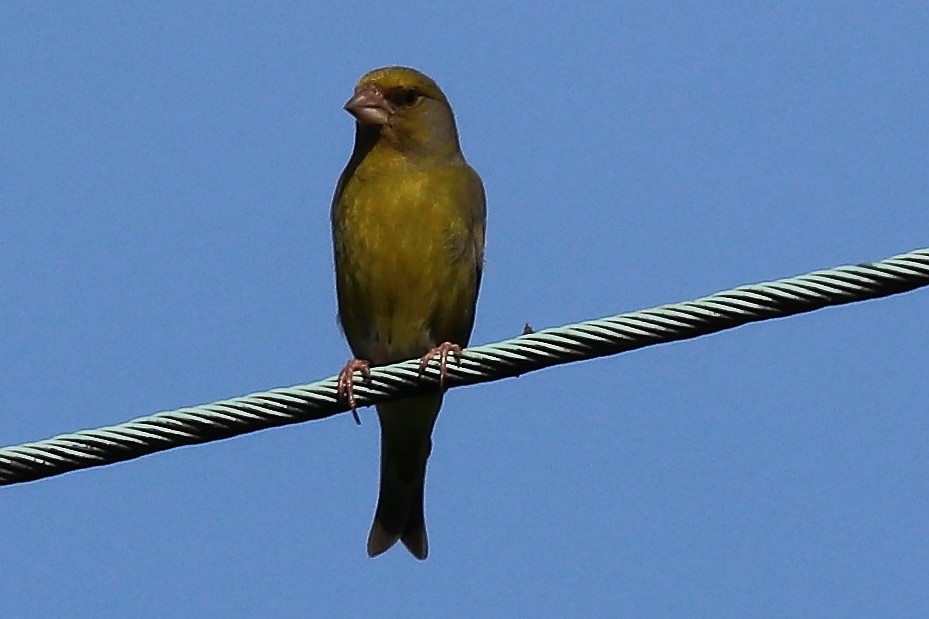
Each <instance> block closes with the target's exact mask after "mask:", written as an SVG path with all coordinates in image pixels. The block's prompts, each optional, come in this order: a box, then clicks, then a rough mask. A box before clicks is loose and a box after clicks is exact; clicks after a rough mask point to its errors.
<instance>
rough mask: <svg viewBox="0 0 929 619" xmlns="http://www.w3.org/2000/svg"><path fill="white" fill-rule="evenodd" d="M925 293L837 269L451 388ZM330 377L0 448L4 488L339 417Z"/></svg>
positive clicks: (903, 266)
mask: <svg viewBox="0 0 929 619" xmlns="http://www.w3.org/2000/svg"><path fill="white" fill-rule="evenodd" d="M927 285H929V248H924V249H917V250H914V251H911V252H908V253H905V254H900V255H899V256H894V257H892V258H888V259H886V260H882V261H880V262H874V263H869V264H859V265H855V266H843V267H838V268H835V269H829V270H825V271H815V272H813V273H809V274H807V275H801V276H798V277H792V278H787V279H779V280H776V281H773V282H766V283H761V284H754V285H750V286H740V287H738V288H734V289H732V290H726V291H723V292H718V293H716V294H713V295H710V296H707V297H703V298H701V299H696V300H693V301H686V302H684V303H674V304H670V305H662V306H659V307H654V308H651V309H645V310H640V311H637V312H629V313H626V314H618V315H616V316H612V317H609V318H603V319H600V320H591V321H588V322H580V323H576V324H572V325H567V326H564V327H560V328H555V329H545V330H542V331H538V332H535V333H531V334H529V335H523V336H520V337H516V338H513V339H510V340H504V341H502V342H497V343H495V344H487V345H485V346H475V347H472V348H468V349H466V350H464V351H463V352H462V355H461V363H460V364H458V363H455V362H454V361H453V362H452V363H450V364H449V368H448V371H449V374H448V377H447V378H446V381H445V385H446V386H447V387H456V386H461V385H473V384H477V383H484V382H489V381H493V380H500V379H502V378H507V377H510V376H518V375H520V374H526V373H528V372H534V371H535V370H540V369H542V368H546V367H550V366H553V365H561V364H563V363H571V362H573V361H580V360H583V359H592V358H595V357H603V356H606V355H615V354H617V353H621V352H626V351H629V350H635V349H637V348H643V347H645V346H651V345H653V344H660V343H663V342H672V341H677V340H685V339H690V338H694V337H698V336H700V335H706V334H708V333H715V332H717V331H723V330H725V329H732V328H733V327H738V326H740V325H743V324H746V323H749V322H758V321H762V320H768V319H771V318H781V317H784V316H791V315H794V314H802V313H805V312H811V311H813V310H817V309H821V308H823V307H828V306H830V305H842V304H845V303H853V302H855V301H864V300H868V299H876V298H879V297H885V296H888V295H892V294H897V293H901V292H907V291H909V290H913V289H914V288H920V287H922V286H927ZM437 383H438V370H437V368H436V367H435V364H432V365H430V367H429V368H428V369H427V370H426V371H425V372H420V371H419V361H418V360H410V361H404V362H402V363H396V364H393V365H389V366H384V367H379V368H374V369H372V370H371V376H370V380H368V381H363V380H362V379H361V377H360V376H356V377H355V398H356V400H357V402H358V405H359V406H368V405H370V404H374V403H377V402H381V401H384V400H391V399H397V398H401V397H407V396H410V395H413V394H415V393H418V392H421V391H425V390H428V389H435V388H436V386H437ZM346 410H347V407H346V406H345V405H344V404H342V403H341V402H339V401H338V400H337V399H336V378H335V377H330V378H327V379H325V380H321V381H318V382H315V383H310V384H308V385H300V386H296V387H291V388H287V389H274V390H271V391H265V392H261V393H254V394H252V395H248V396H244V397H241V398H233V399H231V400H222V401H220V402H214V403H212V404H204V405H202V406H193V407H188V408H182V409H178V410H175V411H170V412H163V413H156V414H154V415H149V416H147V417H139V418H138V419H133V420H131V421H127V422H126V423H121V424H119V425H115V426H108V427H105V428H99V429H96V430H83V431H81V432H75V433H73V434H62V435H60V436H56V437H54V438H50V439H47V440H44V441H38V442H34V443H24V444H22V445H12V446H10V447H5V448H3V449H0V485H8V484H15V483H20V482H25V481H32V480H36V479H41V478H44V477H52V476H54V475H60V474H61V473H66V472H68V471H74V470H77V469H84V468H90V467H94V466H102V465H105V464H113V463H115V462H122V461H124V460H132V459H133V458H138V457H140V456H144V455H146V454H150V453H155V452H157V451H164V450H167V449H172V448H174V447H180V446H182V445H193V444H197V443H206V442H209V441H216V440H220V439H224V438H230V437H233V436H238V435H240V434H247V433H249V432H256V431H258V430H264V429H266V428H273V427H275V426H282V425H287V424H292V423H300V422H303V421H310V420H315V419H323V418H325V417H330V416H332V415H336V414H338V413H341V412H344V411H346Z"/></svg>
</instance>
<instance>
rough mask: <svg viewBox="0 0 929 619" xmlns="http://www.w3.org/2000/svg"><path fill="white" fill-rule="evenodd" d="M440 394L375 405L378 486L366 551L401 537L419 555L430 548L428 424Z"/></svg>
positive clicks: (377, 550) (372, 551) (371, 553)
mask: <svg viewBox="0 0 929 619" xmlns="http://www.w3.org/2000/svg"><path fill="white" fill-rule="evenodd" d="M441 404H442V396H441V394H438V395H428V396H420V397H417V398H410V399H408V400H401V401H398V402H389V403H386V404H381V405H380V406H378V409H377V413H378V419H379V420H380V423H381V488H380V494H379V495H378V500H377V509H376V510H375V512H374V523H373V524H372V525H371V532H370V534H369V535H368V556H371V557H375V556H377V555H379V554H381V553H382V552H385V551H386V550H388V549H389V548H391V547H392V546H393V545H394V544H396V543H397V542H398V541H402V542H403V545H404V546H406V547H407V549H408V550H409V551H410V553H411V554H412V555H413V556H414V557H416V558H417V559H425V558H426V556H427V555H428V554H429V542H428V539H427V537H426V519H425V514H424V508H423V498H424V493H425V482H426V462H427V460H428V458H429V452H430V451H431V448H432V440H431V435H432V428H433V426H434V425H435V419H436V416H437V415H438V412H439V406H441Z"/></svg>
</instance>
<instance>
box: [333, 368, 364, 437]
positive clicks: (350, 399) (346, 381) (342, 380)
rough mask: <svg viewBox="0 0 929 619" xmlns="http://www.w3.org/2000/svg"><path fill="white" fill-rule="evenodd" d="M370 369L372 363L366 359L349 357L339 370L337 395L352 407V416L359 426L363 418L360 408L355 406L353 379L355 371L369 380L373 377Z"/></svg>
mask: <svg viewBox="0 0 929 619" xmlns="http://www.w3.org/2000/svg"><path fill="white" fill-rule="evenodd" d="M370 369H371V364H370V363H368V362H367V361H365V360H364V359H349V360H348V363H346V364H345V367H344V368H342V371H341V372H339V389H338V392H337V397H338V398H339V400H341V401H342V402H345V403H346V404H348V405H349V406H350V407H351V409H352V417H354V419H355V423H357V424H358V425H359V426H360V425H361V418H359V417H358V410H357V407H356V406H355V384H354V382H353V379H354V376H355V372H361V375H362V377H364V380H368V379H369V378H370V377H371V373H370Z"/></svg>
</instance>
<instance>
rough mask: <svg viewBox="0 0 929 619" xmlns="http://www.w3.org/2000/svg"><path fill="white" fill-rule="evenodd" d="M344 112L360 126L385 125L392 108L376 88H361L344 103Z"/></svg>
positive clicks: (392, 111)
mask: <svg viewBox="0 0 929 619" xmlns="http://www.w3.org/2000/svg"><path fill="white" fill-rule="evenodd" d="M345 111H347V112H348V113H349V114H351V115H352V116H354V117H355V118H356V119H357V120H358V122H359V123H361V124H362V125H386V124H387V121H388V120H390V116H391V114H393V113H394V107H393V106H392V105H391V104H390V101H388V100H387V99H386V98H385V97H384V95H383V94H381V91H380V90H378V89H377V88H376V87H374V86H362V87H360V88H358V89H357V90H355V95H354V96H353V97H352V98H351V99H349V100H348V101H347V102H346V103H345Z"/></svg>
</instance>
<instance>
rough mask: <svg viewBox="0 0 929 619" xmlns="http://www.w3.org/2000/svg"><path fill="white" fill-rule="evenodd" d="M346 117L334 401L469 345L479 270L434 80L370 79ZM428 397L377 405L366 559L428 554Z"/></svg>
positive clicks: (472, 210)
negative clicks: (339, 365) (367, 376)
mask: <svg viewBox="0 0 929 619" xmlns="http://www.w3.org/2000/svg"><path fill="white" fill-rule="evenodd" d="M345 109H346V110H347V111H348V112H349V113H351V114H352V115H353V116H354V117H355V120H356V125H355V147H354V151H353V152H352V155H351V159H350V160H349V162H348V164H347V165H346V167H345V170H344V171H343V172H342V175H341V177H340V178H339V182H338V184H337V186H336V189H335V196H334V197H333V200H332V239H333V248H334V254H335V274H336V289H337V292H338V303H339V319H340V322H341V324H342V329H343V330H344V332H345V336H346V339H347V340H348V344H349V346H350V347H351V349H352V353H353V354H354V355H355V358H354V359H352V360H350V361H349V362H348V364H346V366H345V369H344V370H343V371H342V373H341V374H340V380H339V392H340V395H341V396H342V397H343V398H344V399H346V400H347V401H348V403H349V404H350V405H351V406H352V408H353V409H354V397H353V396H352V378H353V374H354V373H355V372H358V371H360V372H362V373H366V372H367V371H368V368H369V367H370V366H372V365H382V364H388V363H393V362H396V361H401V360H404V359H409V358H411V357H420V358H421V367H425V366H426V364H428V363H429V362H430V361H431V360H432V359H435V358H437V359H438V361H439V367H440V377H443V378H444V374H445V367H446V362H447V360H448V357H449V355H453V356H457V355H458V354H459V353H460V351H461V347H462V346H466V345H467V343H468V339H469V338H470V337H471V329H472V327H473V326H474V312H475V307H476V304H477V293H478V287H479V286H480V281H481V271H482V269H483V263H484V226H485V220H486V211H485V199H484V187H483V185H482V183H481V179H480V177H479V176H478V175H477V173H476V172H475V171H474V170H473V169H472V168H471V167H470V166H469V165H468V164H467V162H466V161H465V159H464V156H463V155H462V154H461V147H460V146H459V142H458V131H457V128H456V126H455V117H454V114H453V113H452V108H451V106H450V105H449V103H448V99H446V98H445V95H444V94H443V93H442V91H441V90H440V89H439V87H438V86H437V85H436V83H435V82H434V81H432V79H430V78H429V77H427V76H426V75H423V74H422V73H420V72H419V71H416V70H414V69H409V68H405V67H386V68H382V69H376V70H374V71H371V72H370V73H368V74H366V75H365V76H364V77H362V78H361V80H360V81H359V82H358V85H357V86H356V87H355V94H354V95H353V96H352V97H351V98H350V99H349V100H348V102H347V103H346V104H345ZM442 396H443V390H442V387H441V385H440V387H439V389H437V390H436V392H435V393H428V394H426V395H421V396H417V397H413V398H408V399H403V400H398V401H394V402H388V403H384V404H380V405H378V406H377V416H378V420H379V421H380V426H381V488H380V494H379V497H378V501H377V508H376V510H375V514H374V524H373V525H372V526H371V532H370V534H369V536H368V555H369V556H372V557H374V556H377V555H379V554H381V553H382V552H384V551H386V550H387V549H389V548H390V547H391V546H393V545H394V544H395V543H397V541H401V542H403V544H404V545H405V546H406V547H407V549H409V551H410V552H411V553H412V554H413V556H415V557H416V558H418V559H425V558H426V556H427V554H428V542H427V538H426V522H425V517H424V512H423V494H424V488H425V479H426V461H427V459H428V458H429V453H430V451H431V449H432V430H433V427H434V426H435V422H436V418H437V416H438V414H439V407H440V406H441V404H442Z"/></svg>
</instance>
